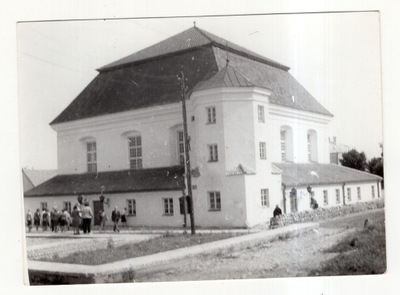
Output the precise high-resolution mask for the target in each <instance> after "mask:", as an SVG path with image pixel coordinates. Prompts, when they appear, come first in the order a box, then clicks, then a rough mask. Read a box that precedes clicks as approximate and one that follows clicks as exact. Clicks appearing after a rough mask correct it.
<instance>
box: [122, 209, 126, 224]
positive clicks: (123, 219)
mask: <svg viewBox="0 0 400 295" xmlns="http://www.w3.org/2000/svg"><path fill="white" fill-rule="evenodd" d="M121 223H122V227H123V228H126V208H124V210H122V214H121Z"/></svg>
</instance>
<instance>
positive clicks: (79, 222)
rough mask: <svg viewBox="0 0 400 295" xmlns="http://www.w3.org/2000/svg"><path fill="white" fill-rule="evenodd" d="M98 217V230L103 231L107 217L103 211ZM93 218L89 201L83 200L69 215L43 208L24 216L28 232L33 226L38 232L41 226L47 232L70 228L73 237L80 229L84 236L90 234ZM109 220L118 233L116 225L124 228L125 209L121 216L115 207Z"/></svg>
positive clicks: (64, 212)
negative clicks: (120, 222)
mask: <svg viewBox="0 0 400 295" xmlns="http://www.w3.org/2000/svg"><path fill="white" fill-rule="evenodd" d="M98 217H99V221H100V230H103V231H104V230H105V226H106V221H107V220H108V216H107V214H106V212H105V211H104V210H100V212H99V216H98ZM93 218H94V216H93V212H92V209H91V208H90V206H89V201H87V200H85V201H84V202H82V204H81V203H79V202H78V203H77V204H76V205H75V206H74V207H73V209H72V212H71V213H69V212H68V210H67V209H64V210H62V211H60V210H57V208H53V210H52V211H49V210H48V209H47V208H45V209H43V210H42V212H40V209H37V210H36V212H35V213H34V214H32V212H31V210H28V212H27V214H26V224H27V227H28V231H29V232H30V231H31V230H32V228H33V226H34V227H35V228H36V231H38V230H39V228H40V226H41V227H42V230H43V231H47V230H48V228H51V230H52V232H58V231H61V232H64V231H67V230H70V228H71V227H72V228H73V230H74V235H79V234H80V229H82V231H83V233H84V234H90V233H91V226H92V219H93ZM111 220H112V222H113V231H114V232H119V227H118V223H119V221H120V220H121V221H122V224H123V226H124V227H126V208H125V209H124V210H123V212H122V214H121V213H120V211H119V210H118V207H117V206H116V207H115V208H114V210H113V211H112V213H111Z"/></svg>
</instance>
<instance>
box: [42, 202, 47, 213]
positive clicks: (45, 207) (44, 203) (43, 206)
mask: <svg viewBox="0 0 400 295" xmlns="http://www.w3.org/2000/svg"><path fill="white" fill-rule="evenodd" d="M40 209H41V210H42V211H43V210H44V209H47V203H46V202H41V203H40Z"/></svg>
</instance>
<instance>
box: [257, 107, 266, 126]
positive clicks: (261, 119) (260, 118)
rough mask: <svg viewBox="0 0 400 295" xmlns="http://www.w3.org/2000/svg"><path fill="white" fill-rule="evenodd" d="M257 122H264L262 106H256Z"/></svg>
mask: <svg viewBox="0 0 400 295" xmlns="http://www.w3.org/2000/svg"><path fill="white" fill-rule="evenodd" d="M257 109H258V122H261V123H264V122H265V115H264V106H261V105H259V106H258V108H257Z"/></svg>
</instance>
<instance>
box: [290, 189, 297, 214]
mask: <svg viewBox="0 0 400 295" xmlns="http://www.w3.org/2000/svg"><path fill="white" fill-rule="evenodd" d="M290 212H297V190H296V189H295V188H293V189H292V190H291V191H290Z"/></svg>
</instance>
